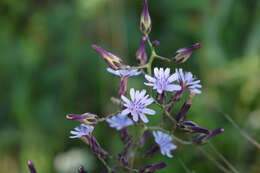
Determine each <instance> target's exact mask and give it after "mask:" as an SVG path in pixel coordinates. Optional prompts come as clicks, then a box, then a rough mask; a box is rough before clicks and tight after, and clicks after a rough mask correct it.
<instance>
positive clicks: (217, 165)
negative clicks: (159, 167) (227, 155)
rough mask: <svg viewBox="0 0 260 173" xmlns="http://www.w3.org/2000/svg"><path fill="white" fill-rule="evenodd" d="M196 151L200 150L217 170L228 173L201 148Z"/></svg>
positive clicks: (228, 172)
mask: <svg viewBox="0 0 260 173" xmlns="http://www.w3.org/2000/svg"><path fill="white" fill-rule="evenodd" d="M198 149H199V150H200V152H201V153H202V154H203V155H204V156H205V157H206V158H207V159H208V160H210V161H211V162H212V163H213V164H214V165H215V166H216V167H217V168H219V169H220V170H221V171H223V172H224V173H230V171H229V170H227V169H226V168H225V167H224V166H222V165H221V163H219V162H218V161H217V160H216V159H214V158H213V157H212V156H211V155H210V154H209V153H208V152H206V151H205V150H203V149H202V148H201V147H198Z"/></svg>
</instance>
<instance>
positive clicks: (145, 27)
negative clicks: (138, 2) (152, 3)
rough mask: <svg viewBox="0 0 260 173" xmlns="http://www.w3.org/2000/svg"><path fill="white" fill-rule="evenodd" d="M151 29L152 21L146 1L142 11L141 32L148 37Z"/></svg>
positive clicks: (145, 0)
mask: <svg viewBox="0 0 260 173" xmlns="http://www.w3.org/2000/svg"><path fill="white" fill-rule="evenodd" d="M151 29H152V20H151V17H150V15H149V11H148V4H147V0H144V1H143V10H142V14H141V20H140V30H141V31H142V33H143V34H144V35H147V34H149V33H150V32H151Z"/></svg>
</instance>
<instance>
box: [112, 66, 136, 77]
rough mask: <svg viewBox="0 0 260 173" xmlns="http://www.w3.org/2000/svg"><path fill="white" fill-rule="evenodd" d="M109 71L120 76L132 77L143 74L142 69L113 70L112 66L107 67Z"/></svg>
mask: <svg viewBox="0 0 260 173" xmlns="http://www.w3.org/2000/svg"><path fill="white" fill-rule="evenodd" d="M107 71H108V72H109V73H112V74H114V75H116V76H119V77H132V76H138V75H139V74H141V71H138V70H113V69H112V68H107Z"/></svg>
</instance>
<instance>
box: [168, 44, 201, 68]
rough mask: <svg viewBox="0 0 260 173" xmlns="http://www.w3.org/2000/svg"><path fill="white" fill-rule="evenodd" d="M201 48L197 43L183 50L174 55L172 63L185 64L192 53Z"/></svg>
mask: <svg viewBox="0 0 260 173" xmlns="http://www.w3.org/2000/svg"><path fill="white" fill-rule="evenodd" d="M199 48H200V43H195V44H193V45H191V46H189V47H185V48H181V49H179V50H177V52H176V53H175V54H174V55H173V58H172V61H173V62H175V63H177V64H181V63H184V62H185V61H187V59H188V58H189V57H190V56H191V54H192V52H193V51H194V50H196V49H199Z"/></svg>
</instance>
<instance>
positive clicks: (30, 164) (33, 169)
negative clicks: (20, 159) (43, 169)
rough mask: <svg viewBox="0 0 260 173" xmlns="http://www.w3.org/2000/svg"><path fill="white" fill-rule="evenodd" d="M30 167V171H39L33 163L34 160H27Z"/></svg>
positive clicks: (35, 172)
mask: <svg viewBox="0 0 260 173" xmlns="http://www.w3.org/2000/svg"><path fill="white" fill-rule="evenodd" d="M27 165H28V168H29V169H30V173H37V171H36V169H35V168H34V165H33V163H32V161H30V160H29V161H28V162H27Z"/></svg>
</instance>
